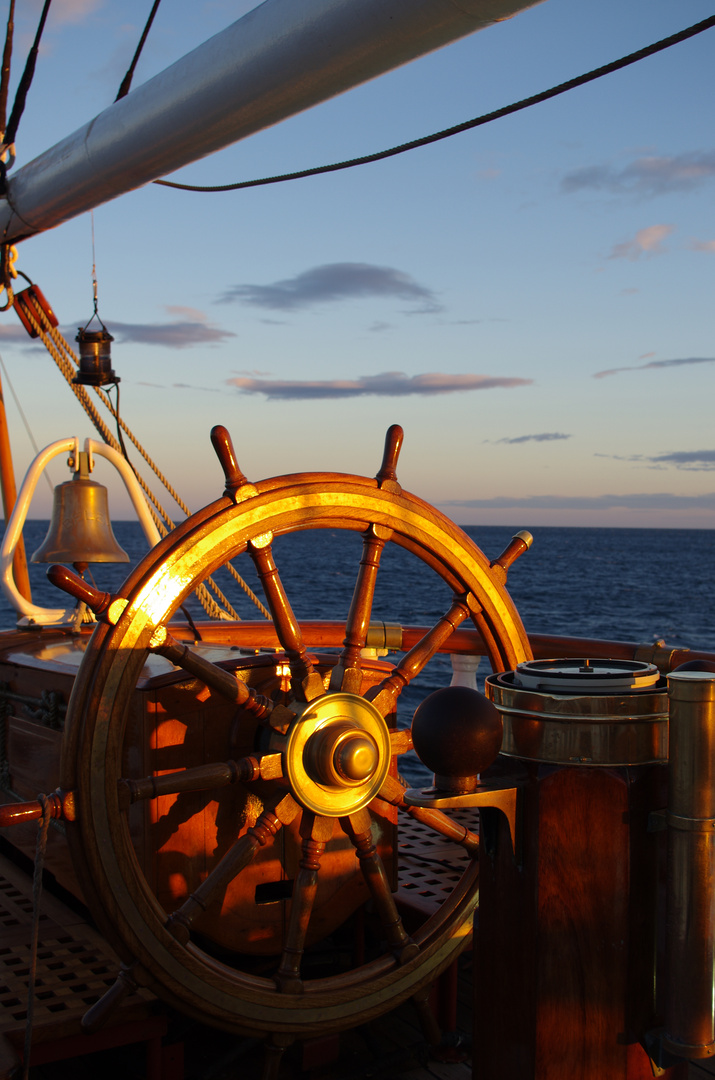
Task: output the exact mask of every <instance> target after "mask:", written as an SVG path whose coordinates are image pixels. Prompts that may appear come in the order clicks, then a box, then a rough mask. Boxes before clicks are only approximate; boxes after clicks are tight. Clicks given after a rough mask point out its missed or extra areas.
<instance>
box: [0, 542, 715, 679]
mask: <svg viewBox="0 0 715 1080" xmlns="http://www.w3.org/2000/svg"><path fill="white" fill-rule="evenodd" d="M45 531H46V522H40V521H29V522H27V524H26V527H25V537H26V545H27V550H28V553H30V554H31V553H32V552H33V551H34V550H35V548H36V547H38V546H39V544H40V543H41V542H42V540H43V538H44V535H45ZM466 531H467V533H468V534H469V535H470V536H471V537H472V539H473V540H474V541H475V542H476V543H477V544H478V545H479V546H480V547H481V548H482V550H483V551H484V553H485V554H486V555H487V557H488V558H490V559H493V558H495V557H496V556H497V555H499V553H500V552H501V551H502V550H503V548H504V547H505V546H506V544H507V543H508V542H509V540H510V538H511V535H512V533H513V529H511V528H509V527H499V526H484V527H481V526H470V527H468V528H467V529H466ZM115 532H116V535H117V538H118V540H119V542H120V543H121V544H122V546H123V547H124V548H125V550H126V551H127V553H128V554H129V555H130V557H131V558H132V560H133V561H136V560H138V559H140V558H141V557H142V556H143V554H144V553H145V552H146V541H145V540H144V538H143V535H142V533H141V530H140V528H139V525H138V524H137V523H135V522H117V523H115ZM274 551H275V555H276V561H277V563H278V566H279V569H280V573H281V578H282V580H283V582H284V585H285V587H286V590H287V592H288V596H289V598H290V601H291V604H292V605H293V607H294V610H295V612H296V614H297V615H298V616H299V617H302V618H306V619H307V618H330V619H344V618H345V616H346V614H347V611H348V607H349V604H350V599H351V596H352V591H353V586H354V583H355V575H356V573H357V568H358V563H359V560H360V552H361V540H360V537H359V536H358V535H357V534H356V533H353V532H347V531H341V530H337V529H325V530H315V531H311V532H299V533H295V534H293V535H291V536H287V537H279V538H278V539H277V540H276V541H275V545H274ZM236 565H237V568H238V569H239V572H240V573H242V574H243V575H244V576H245V578H246V580H247V581H249V583H250V584H251V585H252V587H253V588H254V589H255V590H256V592H258V593H259V595H261V593H260V586H259V585H258V583H257V581H256V575H255V572H254V571H253V564H252V563H251V561H250V559H249V558H248V557H247V556H240V557H239V558H238V559H237V560H236ZM92 569H93V571H94V574H95V578H96V583H97V585H98V587H99V588H100V589H103V590H106V591H109V592H113V591H115V590H116V589H118V587H119V586H120V584H121V582H122V581H123V580H124V578H125V577H126V574H127V573H128V569H129V568H128V567H127V566H126V564H125V565H122V564H119V565H106V564H105V565H103V566H96V567H93V568H92ZM45 575H46V567H44V566H42V565H33V564H31V566H30V576H31V582H32V588H33V600H34V602H35V603H38V604H42V605H46V606H48V607H63V606H65V597H64V594H61V593H60V592H58V590H56V589H55V588H54V587H53V586H52V585H50V584H49V582H48V581H47V579H46V576H45ZM218 580H219V581H220V584H221V587H222V589H223V590H224V592H225V593H226V595H227V596H228V597H229V599H230V600H231V602H232V603H233V605H234V607H235V608H236V610H237V611H238V613H239V615H240V616H241V617H242V618H247V619H252V618H260V615H259V614H258V613H257V611H256V609H255V608H254V607H253V605H252V603H251V602H250V600H249V599H248V598H247V597H246V595H245V594H244V593H243V591H242V590H241V589H240V588H239V587H238V586H237V585H236V583H235V582H234V581H233V580H232V579H231V578H230V577H229V575H228V574H227V573H226V572H224V571H222V572H220V574H219V576H218ZM509 591H510V593H511V595H512V597H513V599H514V601H515V603H516V606H517V608H518V610H519V613H520V615H521V617H522V619H523V621H524V624H525V626H526V628H527V630H528V631H529V632H532V633H556V634H568V635H574V636H584V637H602V638H615V639H620V640H626V641H639V642H652V641H654V640H655V639H657V638H664V639H665V640H666V642H667V643H668V644H669V645H673V646H676V645H677V646H690V647H694V646H699V647H701V648H707V649H715V616H714V614H713V613H714V612H715V531H713V530H706V529H578V528H568V529H567V528H542V529H538V530H537V531H536V532H535V539H534V545H533V547H532V548H531V549H530V550H529V551H528V552H527V553H526V554H524V555H523V556H522V557H521V558H520V559H519V560H518V561H517V562H516V563H515V564H514V565H513V566H512V568H511V570H510V573H509ZM450 599H451V596H450V590H449V589H448V587H447V586H446V585H445V584H444V582H443V581H442V580H441V579H440V578H439V577H437V575H436V574H434V572H433V571H432V570H430V569H429V568H427V567H425V566H424V564H423V563H421V562H420V561H419V560H417V559H416V558H415V557H414V556H412V555H410V554H409V553H408V552H405V551H403V550H401V549H399V548H397V547H396V546H395V545H394V544H388V545H387V547H386V549H385V552H384V554H383V558H382V565H381V569H380V573H379V577H378V585H377V590H376V596H375V603H374V608H373V616H374V618H376V619H385V620H386V621H389V622H399V623H403V624H409V623H416V624H423V625H430V624H431V623H433V622H434V621H435V620H436V619H438V618H439V616H440V615H442V614H444V612H445V611H446V610H447V608H448V607H449V603H450ZM189 607H190V609H191V610H192V613H193V614H194V615H195V616H198V617H201V616H202V615H203V612H202V610H201V608H200V607H199V606H198V604H197V603H196V602H195V601H191V602H190V604H189ZM14 622H15V616H14V613H13V611H12V610H11V608H10V606H9V604H8V603H7V601H6V599H5V597H4V596H1V597H0V628H9V627H11V626H13V625H14ZM434 663H435V664H436V665H437V667H438V669H439V670H438V671H437V672H435V676H434V679H433V678H429V679H428V684H432V683H434V685H435V686H437V685H441V684H443V679H444V672H443V671H442V670H441V667H442V666H443V665H447V666H448V664H449V661H448V660H446V658H441V660H440V658H437V659H436V660H435V662H434ZM422 692H424V690H422Z"/></svg>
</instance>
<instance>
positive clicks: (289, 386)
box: [227, 371, 533, 401]
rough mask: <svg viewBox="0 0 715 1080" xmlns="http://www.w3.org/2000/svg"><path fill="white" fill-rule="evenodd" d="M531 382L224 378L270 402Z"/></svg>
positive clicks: (393, 374) (392, 375)
mask: <svg viewBox="0 0 715 1080" xmlns="http://www.w3.org/2000/svg"><path fill="white" fill-rule="evenodd" d="M532 382H533V380H532V379H512V378H503V377H498V378H497V377H494V376H490V375H446V374H442V373H441V372H427V373H426V374H424V375H412V376H408V375H405V374H404V372H402V371H386V372H383V373H382V374H381V375H362V376H360V378H357V379H328V380H325V381H318V380H310V381H308V380H306V381H303V382H299V381H293V382H291V381H289V380H287V379H275V380H268V379H251V378H233V379H228V380H227V383H228V385H229V386H235V387H236V389H237V390H240V391H242V392H243V393H244V394H264V395H265V396H266V397H267V398H272V399H274V400H301V401H305V400H308V399H319V398H352V397H363V396H366V395H368V394H370V395H375V396H379V397H406V396H407V395H410V394H422V395H430V394H452V393H455V392H456V391H462V392H464V391H467V390H493V389H495V388H497V387H500V388H503V389H511V388H513V387H516V386H529V385H531V383H532Z"/></svg>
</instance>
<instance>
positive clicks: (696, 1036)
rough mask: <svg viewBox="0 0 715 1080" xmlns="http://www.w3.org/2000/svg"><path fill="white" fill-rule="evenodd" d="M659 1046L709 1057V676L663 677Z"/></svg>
mask: <svg viewBox="0 0 715 1080" xmlns="http://www.w3.org/2000/svg"><path fill="white" fill-rule="evenodd" d="M668 697H669V706H670V719H669V752H668V879H667V893H666V927H667V930H666V954H665V957H666V1000H665V1034H664V1039H663V1041H664V1045H665V1047H666V1049H667V1050H669V1051H671V1052H672V1053H674V1054H677V1055H679V1056H680V1057H684V1058H707V1057H711V1056H713V1055H714V1054H715V1005H714V1002H715V674H711V673H708V672H702V671H680V672H678V671H676V672H672V673H671V674H670V675H669V676H668Z"/></svg>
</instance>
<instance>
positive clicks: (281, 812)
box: [166, 795, 300, 945]
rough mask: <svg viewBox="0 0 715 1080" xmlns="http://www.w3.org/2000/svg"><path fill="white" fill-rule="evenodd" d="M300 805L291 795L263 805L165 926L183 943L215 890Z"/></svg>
mask: <svg viewBox="0 0 715 1080" xmlns="http://www.w3.org/2000/svg"><path fill="white" fill-rule="evenodd" d="M299 810H300V807H299V806H298V804H297V803H296V801H295V800H294V798H293V796H292V795H285V796H284V797H283V798H282V799H281V800H280V802H279V803H277V804H276V805H275V806H272V807H266V808H265V810H264V811H263V813H262V814H261V815H260V817H259V818H258V820H257V821H256V824H255V825H252V826H251V828H250V829H249V830H248V832H247V833H245V835H244V836H242V837H241V838H240V840H237V841H236V843H235V844H234V845H233V847H232V848H230V849H229V850H228V851H227V852H226V854H225V855H224V857H223V858H222V859H221V861H220V862H219V863H218V865H217V866H215V867H214V868H213V870H212V871H211V873H210V874H209V876H208V877H207V878H206V879H205V880H204V881H202V882H201V884H200V885H199V886H198V888H197V889H195V890H194V892H192V893H191V895H190V896H189V897H188V898H187V899H186V900H185V901H184V903H183V904H182V905H181V907H180V908H177V910H176V911H175V912H174V913H173V914H172V915H170V916H169V918H168V919H167V923H166V926H167V929H168V930H169V931H170V932H171V933H172V934H173V936H174V937H175V938H176V939H177V940H178V941H180V942H181V943H182V944H183V945H186V944H187V943H188V941H189V936H190V930H191V924H192V923H193V921H194V919H195V918H196V917H197V915H200V914H201V913H202V912H203V911H205V910H206V908H207V907H208V906H209V904H210V903H211V901H212V900H213V898H214V897H215V896H216V894H217V893H219V892H221V891H223V890H225V889H226V888H227V887H228V885H229V884H230V883H231V882H232V881H233V879H234V878H235V877H236V876H237V875H238V874H240V873H241V871H242V870H244V869H245V867H247V866H248V864H249V863H250V862H251V860H252V859H253V857H254V856H255V854H256V852H257V851H258V849H259V848H260V847H263V846H264V845H265V844H267V843H268V841H269V840H271V839H272V838H273V837H274V836H276V834H277V833H278V832H279V831H280V829H281V828H282V827H283V826H284V825H289V824H290V823H291V821H292V820H293V818H294V817H295V816H296V814H297V813H298V812H299Z"/></svg>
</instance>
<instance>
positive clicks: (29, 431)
mask: <svg viewBox="0 0 715 1080" xmlns="http://www.w3.org/2000/svg"><path fill="white" fill-rule="evenodd" d="M0 368H2V373H3V378H4V379H5V382H6V383H7V385H8V386H9V387H10V393H11V394H12V396H13V399H14V401H15V405H16V407H17V411H18V412H19V414H20V419H21V420H22V422H23V424H24V425H25V431H26V432H27V436H28V438H29V440H30V442H31V443H32V449H33V450H34V451H35V457H37V455H38V454H39V452H40V449H39V447H38V445H37V443H36V442H35V437H34V435H33V434H32V429H31V427H30V425H29V423H28V422H27V417H26V416H25V413H24V412H23V409H22V405H21V404H20V399H19V398H18V396H17V394H16V393H15V387H14V386H13V385H12V379H11V378H10V373H9V372H8V370H7V368H6V367H5V361H4V360H3V358H2V356H0ZM42 475H43V476H44V478H45V480H46V481H47V484H48V486H49V489H50V491H52V492H54V490H55V489H54V485H53V483H52V481H51V480H50V478H49V476H48V474H47V470H46V469H43V470H42Z"/></svg>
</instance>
